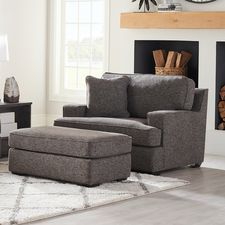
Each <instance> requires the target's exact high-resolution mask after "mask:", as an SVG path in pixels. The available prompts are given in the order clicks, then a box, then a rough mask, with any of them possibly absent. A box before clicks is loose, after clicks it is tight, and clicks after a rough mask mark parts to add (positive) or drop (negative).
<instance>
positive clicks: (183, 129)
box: [148, 90, 208, 169]
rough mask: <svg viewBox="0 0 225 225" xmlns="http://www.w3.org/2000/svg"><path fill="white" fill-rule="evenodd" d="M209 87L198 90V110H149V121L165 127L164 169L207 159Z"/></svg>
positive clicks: (163, 141)
mask: <svg viewBox="0 0 225 225" xmlns="http://www.w3.org/2000/svg"><path fill="white" fill-rule="evenodd" d="M207 96H208V92H207V90H196V96H195V103H194V109H195V110H196V111H184V110H180V111H168V110H164V111H155V112H149V113H148V124H149V125H150V126H155V127H157V128H158V129H161V130H162V131H163V134H162V144H163V148H164V151H165V155H164V157H165V165H164V168H165V169H171V168H174V167H175V166H176V167H179V166H184V165H190V164H196V163H198V164H201V163H202V162H203V160H204V148H205V132H206V112H207Z"/></svg>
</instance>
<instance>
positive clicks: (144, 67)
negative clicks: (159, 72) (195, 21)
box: [134, 40, 199, 87]
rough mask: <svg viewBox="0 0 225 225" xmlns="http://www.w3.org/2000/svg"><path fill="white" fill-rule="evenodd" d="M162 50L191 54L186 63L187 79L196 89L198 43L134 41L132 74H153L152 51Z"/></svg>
mask: <svg viewBox="0 0 225 225" xmlns="http://www.w3.org/2000/svg"><path fill="white" fill-rule="evenodd" d="M157 49H164V50H166V51H178V52H181V51H187V52H191V53H192V58H191V60H190V62H189V63H188V77H189V78H191V79H193V80H194V81H195V84H196V87H198V73H199V69H198V68H199V42H198V41H166V40H163V41H161V40H160V41H155V40H150V41H148V40H147V41H146V40H136V41H135V52H134V72H135V73H143V74H155V62H154V59H153V55H152V51H154V50H157Z"/></svg>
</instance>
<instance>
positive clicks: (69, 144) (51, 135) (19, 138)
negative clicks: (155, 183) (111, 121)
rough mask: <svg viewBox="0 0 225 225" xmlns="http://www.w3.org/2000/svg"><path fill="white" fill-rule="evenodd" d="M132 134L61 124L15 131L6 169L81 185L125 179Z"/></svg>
mask: <svg viewBox="0 0 225 225" xmlns="http://www.w3.org/2000/svg"><path fill="white" fill-rule="evenodd" d="M131 142H132V141H131V137H129V136H127V135H123V134H117V133H108V132H101V131H91V130H83V129H74V128H62V127H37V128H27V129H20V130H17V131H14V132H12V133H11V134H10V138H9V146H10V151H9V170H10V171H11V172H12V173H16V174H22V175H31V176H37V177H43V178H49V179H55V180H60V181H66V182H71V183H76V184H79V185H84V186H96V185H99V184H102V183H105V182H111V181H115V180H124V179H126V178H127V177H128V176H129V175H130V170H131V144H132V143H131Z"/></svg>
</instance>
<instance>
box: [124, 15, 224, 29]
mask: <svg viewBox="0 0 225 225" xmlns="http://www.w3.org/2000/svg"><path fill="white" fill-rule="evenodd" d="M120 27H121V28H130V29H138V28H139V29H225V11H219V12H213V11H212V12H165V13H161V12H154V13H122V14H121V17H120Z"/></svg>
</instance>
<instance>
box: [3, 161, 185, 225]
mask: <svg viewBox="0 0 225 225" xmlns="http://www.w3.org/2000/svg"><path fill="white" fill-rule="evenodd" d="M0 177H1V185H0V193H1V195H0V203H1V205H2V206H3V207H0V224H2V225H6V224H21V223H27V222H31V221H35V220H40V219H44V218H50V217H54V216H58V215H63V214H66V213H73V212H77V211H79V210H84V209H87V208H92V207H97V206H101V205H105V204H110V203H113V202H119V201H122V200H125V199H132V198H136V197H138V196H145V195H149V194H152V193H156V192H159V191H164V190H168V189H172V188H177V187H182V186H184V185H188V184H189V182H188V181H185V180H180V179H177V178H169V177H161V176H152V175H148V174H141V173H131V176H130V177H129V178H128V180H127V181H121V182H112V183H106V184H103V185H101V186H98V187H94V188H87V187H81V186H78V185H74V184H69V183H61V182H56V181H52V180H45V179H37V178H33V177H28V176H17V175H14V174H11V173H9V172H8V165H7V162H0ZM21 190H23V191H21ZM15 203H16V204H15ZM4 207H7V208H4ZM46 209H47V210H46Z"/></svg>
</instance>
